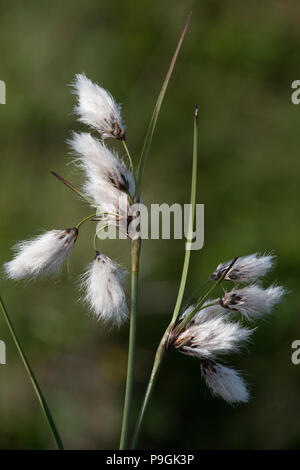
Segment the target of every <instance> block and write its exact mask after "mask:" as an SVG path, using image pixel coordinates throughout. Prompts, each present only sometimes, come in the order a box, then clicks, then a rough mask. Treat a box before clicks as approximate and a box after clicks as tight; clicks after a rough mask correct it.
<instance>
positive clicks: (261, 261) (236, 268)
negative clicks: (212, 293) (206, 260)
mask: <svg viewBox="0 0 300 470" xmlns="http://www.w3.org/2000/svg"><path fill="white" fill-rule="evenodd" d="M274 259H275V257H274V256H271V255H267V256H260V255H259V254H258V253H254V254H252V255H248V256H243V257H241V258H238V259H237V261H236V262H235V263H234V265H233V266H232V268H231V269H230V270H229V272H228V273H227V274H226V276H225V277H224V280H225V281H233V282H252V281H255V280H256V279H259V278H261V277H263V276H264V275H265V274H266V273H267V272H268V271H270V270H271V269H272V268H273V266H274ZM231 263H232V260H231V261H227V262H226V263H221V264H219V266H218V267H217V269H216V270H215V271H214V272H213V274H212V275H211V279H212V280H218V279H220V277H221V276H222V274H223V273H224V272H225V271H226V269H228V267H229V266H230V264H231Z"/></svg>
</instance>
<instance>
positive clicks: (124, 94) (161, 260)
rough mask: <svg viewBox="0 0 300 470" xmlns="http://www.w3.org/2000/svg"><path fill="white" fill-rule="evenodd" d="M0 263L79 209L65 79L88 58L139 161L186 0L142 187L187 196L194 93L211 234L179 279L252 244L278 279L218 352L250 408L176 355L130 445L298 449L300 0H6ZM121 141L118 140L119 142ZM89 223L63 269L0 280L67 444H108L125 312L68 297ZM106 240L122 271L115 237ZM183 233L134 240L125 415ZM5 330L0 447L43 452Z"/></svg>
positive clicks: (158, 323) (116, 414) (148, 198)
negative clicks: (133, 333)
mask: <svg viewBox="0 0 300 470" xmlns="http://www.w3.org/2000/svg"><path fill="white" fill-rule="evenodd" d="M0 7H1V15H0V79H1V80H4V81H5V82H6V85H7V104H6V105H1V106H0V139H1V156H0V171H1V185H0V211H1V233H0V237H1V238H0V242H1V245H0V261H1V263H2V262H4V261H7V260H9V259H10V257H11V251H10V247H11V246H12V245H13V244H14V243H15V242H16V241H18V240H22V239H25V238H28V237H30V236H33V235H36V234H38V233H40V231H41V230H44V229H46V230H48V229H52V228H64V227H69V226H72V225H74V224H75V223H77V222H78V221H79V220H80V219H81V218H83V217H84V216H85V214H87V211H88V210H89V209H88V208H87V207H85V206H84V204H82V203H81V202H80V201H79V200H78V199H77V198H76V197H74V196H73V194H72V193H71V192H70V191H69V190H68V189H67V188H65V187H64V186H63V185H61V184H60V183H59V182H58V181H56V180H55V179H54V178H53V177H52V176H51V175H50V174H49V169H51V168H52V169H54V170H56V171H58V172H59V173H61V174H62V175H64V176H66V177H67V178H69V179H71V180H72V181H73V182H74V183H76V184H80V181H81V179H80V175H79V174H78V173H77V172H75V171H74V169H73V167H72V166H71V165H69V166H67V164H68V163H69V161H70V157H69V155H68V151H69V150H68V147H67V144H66V139H67V138H68V137H69V136H70V132H71V130H72V129H77V130H79V129H83V126H81V125H80V124H79V123H77V122H76V120H75V116H74V115H73V114H72V107H73V105H74V96H72V95H71V93H70V88H69V87H68V86H67V85H68V84H69V83H70V82H71V81H72V79H73V77H74V75H75V73H78V72H82V71H85V73H86V74H87V75H88V76H89V77H90V78H91V79H92V80H95V81H98V82H99V83H101V84H102V85H103V86H104V87H105V88H107V89H109V90H110V91H111V92H112V94H113V95H114V96H115V97H116V99H117V101H119V102H122V103H123V109H124V116H125V120H126V124H127V138H128V145H129V147H130V149H131V152H132V153H133V155H134V156H135V161H137V158H138V155H139V152H140V148H141V145H142V142H143V138H144V135H145V129H146V126H147V123H148V121H149V118H150V116H151V112H152V109H153V106H154V103H155V100H156V97H157V94H158V91H159V89H160V86H161V83H162V80H163V77H164V75H165V72H166V70H167V67H168V63H169V61H170V58H171V55H172V53H173V50H174V48H175V45H176V42H177V39H178V36H179V34H180V31H181V29H182V27H183V24H184V22H185V19H186V17H187V14H188V12H189V10H190V9H193V16H192V20H191V24H190V29H189V31H188V34H187V36H186V39H185V41H184V45H183V48H182V51H181V53H180V56H179V60H178V63H177V65H176V69H175V73H174V76H173V78H172V80H171V83H170V87H169V90H168V92H167V96H166V100H165V102H164V105H163V108H162V112H161V115H160V118H159V122H158V127H157V130H156V133H155V137H154V140H153V146H152V149H151V153H150V156H149V160H148V162H147V167H146V173H145V180H144V193H143V200H144V202H145V203H146V204H150V203H161V202H167V203H170V204H171V203H173V202H179V203H187V202H188V200H189V192H190V187H189V185H190V176H191V154H192V125H193V123H192V115H193V107H194V103H195V102H198V105H199V169H198V193H197V202H199V203H204V204H205V245H204V248H203V249H202V250H200V251H198V252H194V253H193V255H192V262H191V269H190V276H189V282H188V294H189V293H191V292H192V291H193V290H194V289H196V288H197V286H199V285H201V284H202V283H203V282H204V281H205V280H206V279H207V277H208V275H209V274H210V273H211V272H212V271H213V270H214V268H215V266H216V264H218V263H219V262H220V261H226V260H227V259H230V258H232V257H234V256H236V255H245V254H249V253H252V252H255V251H260V252H265V251H270V250H274V252H275V253H276V254H277V256H278V265H277V267H276V269H275V272H274V273H272V274H271V275H270V276H269V281H270V282H272V281H273V280H274V281H277V282H280V283H282V284H283V285H284V286H286V287H287V288H288V289H289V291H290V294H289V295H288V296H287V298H286V300H285V302H284V303H283V304H281V305H280V306H279V307H278V308H277V309H276V312H275V314H274V316H273V317H271V318H268V319H266V320H262V321H260V322H259V329H258V330H257V331H256V333H255V335H254V338H253V343H252V344H251V346H250V347H249V350H248V351H245V352H244V353H243V354H242V355H240V356H235V357H232V358H228V360H229V362H230V364H232V365H234V366H235V367H237V368H239V369H241V370H243V371H245V374H246V377H247V380H248V382H249V384H250V388H251V392H252V400H251V402H250V403H249V404H247V405H242V406H238V407H231V406H229V405H228V404H226V403H225V402H223V401H221V400H219V399H213V398H211V397H210V394H209V392H208V391H207V390H206V389H205V387H204V385H203V383H202V380H201V376H200V367H199V363H198V362H197V360H193V359H191V358H188V357H185V356H182V355H180V354H178V353H175V352H171V353H170V354H169V355H168V357H167V360H166V362H165V364H164V366H163V368H162V371H161V375H160V378H159V382H158V385H157V387H156V389H155V393H154V395H153V398H152V401H151V404H150V408H149V410H148V413H147V415H146V419H145V425H144V429H143V433H142V437H141V441H140V447H141V448H152V449H160V448H170V449H176V448H179V449H189V448H193V449H255V448H256V449H270V448H273V449H296V448H299V446H300V406H299V386H300V365H299V366H296V365H293V364H292V362H291V353H292V349H291V343H292V342H293V341H294V340H295V339H300V331H299V330H300V315H299V300H300V296H299V281H300V276H299V268H298V266H299V261H300V251H299V238H300V224H299V205H298V201H299V195H300V185H299V169H300V163H299V161H300V160H299V125H300V106H299V107H298V106H295V105H293V104H292V102H291V92H292V90H291V83H292V82H293V81H294V80H296V79H300V61H299V51H300V32H299V31H300V4H299V2H297V1H296V0H295V1H292V0H284V1H283V0H282V1H279V0H277V1H272V2H270V1H267V0H259V1H252V2H240V1H238V0H235V1H227V2H224V1H217V0H214V1H212V0H201V1H197V2H196V1H195V2H193V1H185V2H179V1H177V2H176V1H170V0H166V1H164V2H161V1H152V2H149V1H148V2H147V1H142V0H138V1H137V0H131V1H127V2H122V1H112V2H104V1H101V0H88V1H85V2H79V1H74V0H73V1H69V0H67V1H64V2H61V1H57V0H54V1H52V2H45V1H41V2H38V1H27V2H21V1H14V2H1V3H0ZM119 151H120V153H121V155H124V152H123V149H122V147H121V146H119ZM93 229H94V225H93V224H90V225H85V226H84V227H83V228H82V230H81V233H80V237H79V239H78V242H77V244H76V248H75V249H74V251H73V252H72V256H71V262H70V272H69V274H68V272H67V269H65V270H64V271H63V274H62V276H61V277H60V278H59V279H58V280H53V279H52V280H51V279H50V280H42V281H39V282H36V283H29V284H22V283H13V282H11V281H7V280H5V279H4V278H3V276H2V278H1V286H0V287H1V295H2V296H3V297H4V300H5V302H6V304H7V307H8V311H9V312H10V315H11V317H12V319H13V322H14V324H15V327H16V330H17V332H18V334H19V336H20V338H21V340H22V343H23V345H24V348H25V351H26V352H27V354H28V356H29V359H30V362H31V364H32V366H33V368H34V370H35V372H36V374H37V377H38V379H39V381H40V384H41V386H42V389H43V390H44V392H45V395H46V397H47V400H48V403H49V405H50V408H51V410H52V412H53V414H54V417H55V420H56V424H57V426H58V428H59V430H60V432H61V435H62V437H63V440H64V442H65V445H66V447H67V448H69V449H96V448H97V449H101V448H116V447H117V446H118V440H119V432H120V426H121V414H122V405H123V396H124V385H125V373H126V361H127V337H128V325H125V326H124V327H122V328H121V329H120V331H116V330H109V329H108V328H106V327H105V326H103V325H102V324H101V323H97V322H96V321H94V320H93V319H92V318H91V317H90V315H89V314H88V312H87V311H86V308H85V306H83V305H82V304H81V303H80V302H78V299H79V297H80V293H79V290H78V275H79V274H80V273H81V272H82V271H83V270H84V268H85V266H86V264H87V263H88V262H90V260H91V258H92V257H93V247H92V236H93ZM102 249H103V250H104V252H105V253H107V254H108V255H109V256H111V257H112V258H114V259H116V260H119V261H120V262H122V263H123V264H124V265H125V266H126V267H127V269H128V270H129V269H130V264H129V245H128V242H126V241H115V242H113V241H109V242H108V241H107V242H103V245H102ZM183 249H184V243H183V242H182V241H179V240H177V241H156V240H153V241H151V240H148V241H145V242H144V243H143V249H142V268H141V286H140V300H139V324H138V336H137V361H136V375H135V377H136V381H135V390H134V392H135V394H134V399H135V401H134V410H133V411H134V416H133V418H135V416H136V413H137V411H138V406H139V405H140V403H141V399H142V396H143V393H144V390H145V385H146V381H147V379H148V376H149V372H150V369H151V364H152V360H153V356H154V351H155V348H156V346H157V343H158V341H159V339H160V337H161V335H162V333H163V330H164V328H165V326H166V325H167V323H168V321H169V318H170V316H171V314H172V309H173V307H174V303H175V299H176V291H177V287H178V283H179V276H180V271H181V266H182V260H183ZM0 338H1V339H2V340H4V341H5V342H6V345H7V365H5V366H4V365H3V366H0V446H1V448H2V449H50V448H53V447H54V445H53V441H52V438H51V436H50V434H49V431H48V428H47V424H46V422H45V419H44V417H43V415H42V413H41V410H40V408H39V405H38V402H37V399H36V397H35V395H34V394H33V390H32V387H31V384H30V382H29V380H28V378H27V376H26V374H25V371H24V368H23V365H22V363H21V362H20V359H19V357H18V355H17V352H16V349H15V346H14V344H13V343H12V340H11V337H10V335H9V332H8V330H7V326H6V324H5V323H4V320H3V319H2V318H0Z"/></svg>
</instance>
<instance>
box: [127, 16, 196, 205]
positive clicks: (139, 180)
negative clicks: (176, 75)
mask: <svg viewBox="0 0 300 470" xmlns="http://www.w3.org/2000/svg"><path fill="white" fill-rule="evenodd" d="M191 16H192V12H190V14H189V16H188V18H187V21H186V23H185V26H184V28H183V31H182V33H181V36H180V38H179V41H178V44H177V47H176V49H175V52H174V55H173V57H172V60H171V63H170V66H169V69H168V72H167V75H166V78H165V80H164V83H163V85H162V88H161V90H160V93H159V95H158V98H157V102H156V105H155V108H154V111H153V114H152V117H151V121H150V124H149V127H148V130H147V134H146V138H145V141H144V145H143V149H142V153H141V157H140V161H139V166H138V169H137V178H136V181H137V183H136V196H135V199H136V200H138V199H139V196H140V192H141V184H142V178H143V173H144V167H145V162H146V159H147V157H148V154H149V150H150V146H151V141H152V137H153V133H154V130H155V126H156V122H157V118H158V115H159V112H160V108H161V105H162V102H163V99H164V96H165V93H166V90H167V87H168V84H169V81H170V78H171V75H172V72H173V69H174V66H175V63H176V60H177V57H178V54H179V51H180V48H181V45H182V42H183V39H184V36H185V33H186V31H187V28H188V26H189V22H190V19H191Z"/></svg>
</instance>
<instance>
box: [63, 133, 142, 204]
mask: <svg viewBox="0 0 300 470" xmlns="http://www.w3.org/2000/svg"><path fill="white" fill-rule="evenodd" d="M69 144H70V146H71V148H72V150H73V152H75V154H76V156H77V159H76V160H75V163H77V164H78V165H79V166H80V168H81V169H83V170H84V172H85V176H86V181H85V183H84V192H85V194H86V195H87V196H88V197H89V198H91V199H92V200H93V201H94V203H95V206H97V207H100V206H109V207H113V208H114V209H116V207H118V206H120V205H121V204H120V200H122V199H124V197H125V199H126V201H127V199H128V197H127V194H126V193H127V192H128V193H129V194H130V195H131V196H132V197H133V195H134V191H135V182H134V177H133V175H132V173H131V172H130V171H129V170H128V169H127V168H126V166H125V164H124V162H123V161H121V160H120V159H119V157H118V156H117V155H116V154H115V153H113V152H112V151H111V150H109V149H108V148H107V147H106V146H105V145H104V144H102V143H101V142H100V141H99V140H98V139H95V138H94V137H92V135H91V134H89V133H86V132H83V133H75V132H74V133H73V135H72V138H71V139H70V141H69ZM127 205H128V201H127V203H126V206H127Z"/></svg>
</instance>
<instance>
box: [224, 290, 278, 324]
mask: <svg viewBox="0 0 300 470" xmlns="http://www.w3.org/2000/svg"><path fill="white" fill-rule="evenodd" d="M285 294H286V290H285V289H284V288H283V287H282V286H270V287H268V288H267V289H263V288H262V287H260V286H258V285H257V284H252V285H250V286H247V287H244V288H242V289H233V290H231V291H230V292H227V293H226V294H225V295H224V297H223V298H222V299H221V301H220V303H221V306H222V307H224V308H227V309H230V310H234V311H238V312H240V313H241V314H242V315H244V316H245V317H246V318H248V319H253V318H258V317H260V316H262V315H264V314H269V313H271V311H272V308H273V307H274V305H276V304H277V303H279V302H280V301H281V300H282V297H283V296H284V295H285Z"/></svg>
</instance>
